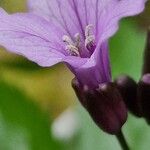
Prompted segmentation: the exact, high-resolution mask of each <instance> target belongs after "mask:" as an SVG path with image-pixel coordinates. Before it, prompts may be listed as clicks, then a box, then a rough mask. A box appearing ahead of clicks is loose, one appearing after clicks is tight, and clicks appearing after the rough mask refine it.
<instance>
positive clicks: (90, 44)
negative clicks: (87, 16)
mask: <svg viewBox="0 0 150 150" xmlns="http://www.w3.org/2000/svg"><path fill="white" fill-rule="evenodd" d="M92 28H93V25H88V26H86V29H85V38H86V39H85V47H86V48H87V49H88V50H89V51H93V50H94V49H95V36H94V35H93V33H92Z"/></svg>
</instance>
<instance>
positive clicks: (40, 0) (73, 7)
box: [28, 0, 111, 36]
mask: <svg viewBox="0 0 150 150" xmlns="http://www.w3.org/2000/svg"><path fill="white" fill-rule="evenodd" d="M109 1H111V0H34V1H33V0H28V6H29V10H30V11H31V12H34V13H36V14H38V15H40V16H43V17H44V18H46V19H47V20H49V21H52V22H53V23H54V24H55V25H56V26H59V27H61V28H63V29H64V30H65V31H66V32H67V34H69V35H70V36H74V34H76V33H78V32H79V33H81V34H82V36H84V29H85V27H86V26H87V25H89V24H93V26H94V29H95V33H97V31H96V30H97V28H98V26H97V25H98V21H99V16H100V14H101V12H102V10H103V8H104V7H105V5H108V4H109Z"/></svg>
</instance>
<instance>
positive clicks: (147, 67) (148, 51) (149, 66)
mask: <svg viewBox="0 0 150 150" xmlns="http://www.w3.org/2000/svg"><path fill="white" fill-rule="evenodd" d="M147 73H150V28H149V30H148V32H147V43H146V47H145V51H144V65H143V75H144V74H147Z"/></svg>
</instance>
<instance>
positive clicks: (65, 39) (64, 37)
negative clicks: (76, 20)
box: [62, 35, 73, 45]
mask: <svg viewBox="0 0 150 150" xmlns="http://www.w3.org/2000/svg"><path fill="white" fill-rule="evenodd" d="M62 39H63V42H65V43H66V44H67V45H73V41H72V39H71V38H70V37H69V36H67V35H64V36H63V38H62Z"/></svg>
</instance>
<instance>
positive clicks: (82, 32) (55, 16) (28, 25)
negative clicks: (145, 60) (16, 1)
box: [0, 0, 146, 89]
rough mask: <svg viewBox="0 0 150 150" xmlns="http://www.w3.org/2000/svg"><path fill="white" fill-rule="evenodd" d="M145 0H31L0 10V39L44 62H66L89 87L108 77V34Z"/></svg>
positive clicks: (34, 59)
mask: <svg viewBox="0 0 150 150" xmlns="http://www.w3.org/2000/svg"><path fill="white" fill-rule="evenodd" d="M145 2H146V0H29V2H28V6H29V12H28V13H16V14H11V15H10V14H7V13H6V12H5V11H4V10H3V9H1V10H0V45H1V46H4V47H5V48H6V49H8V50H9V51H10V52H13V53H17V54H20V55H23V56H25V57H27V58H28V59H29V60H32V61H34V62H36V63H37V64H39V65H40V66H43V67H49V66H52V65H54V64H56V63H59V62H64V63H66V65H67V66H68V67H69V68H70V70H71V71H72V72H73V73H74V74H75V76H76V78H77V79H78V80H79V81H80V83H81V84H82V85H88V86H89V87H90V88H91V89H94V88H96V87H98V85H99V84H101V83H106V82H110V81H111V73H110V72H111V70H110V63H109V54H108V39H109V38H110V37H111V36H112V35H113V34H114V33H115V32H116V31H117V29H118V22H119V20H120V19H121V18H123V17H126V16H132V15H136V14H139V13H140V12H142V11H143V9H144V5H145Z"/></svg>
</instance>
